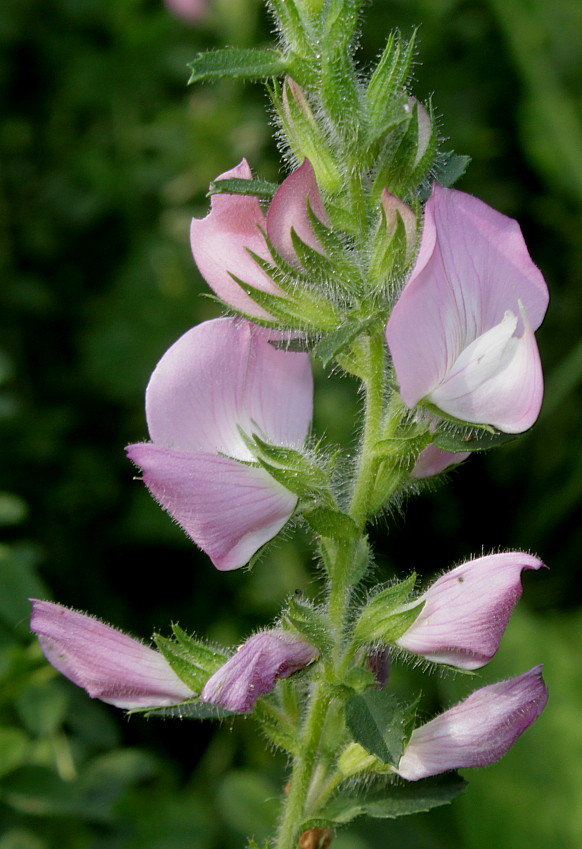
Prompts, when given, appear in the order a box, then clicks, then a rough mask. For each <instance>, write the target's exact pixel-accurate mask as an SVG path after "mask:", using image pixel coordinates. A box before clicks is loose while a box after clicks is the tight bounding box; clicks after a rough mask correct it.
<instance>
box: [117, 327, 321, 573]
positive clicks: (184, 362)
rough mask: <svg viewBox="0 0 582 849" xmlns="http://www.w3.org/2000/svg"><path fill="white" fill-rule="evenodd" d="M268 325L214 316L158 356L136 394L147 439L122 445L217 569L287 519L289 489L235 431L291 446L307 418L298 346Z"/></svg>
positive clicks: (307, 380)
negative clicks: (141, 399)
mask: <svg viewBox="0 0 582 849" xmlns="http://www.w3.org/2000/svg"><path fill="white" fill-rule="evenodd" d="M280 339H281V334H280V333H278V332H277V331H274V330H266V329H264V328H261V327H256V326H255V325H252V324H250V323H249V322H246V321H243V320H239V319H227V318H223V319H216V320H214V321H207V322H204V323H203V324H199V325H198V326H197V327H194V328H192V330H189V331H188V332H187V333H185V334H184V335H183V336H182V337H181V338H180V339H178V341H177V342H176V343H175V344H174V345H172V347H171V348H170V349H169V350H168V351H167V352H166V353H165V354H164V356H163V357H162V359H161V360H160V362H159V363H158V365H157V366H156V369H155V371H154V373H153V374H152V377H151V379H150V382H149V385H148V388H147V392H146V417H147V422H148V428H149V433H150V437H151V439H152V442H151V443H138V444H135V445H130V446H128V448H127V453H128V456H129V457H130V459H131V460H133V462H134V463H136V464H137V465H138V466H139V467H140V468H141V469H142V471H143V480H144V482H145V483H146V485H147V487H148V488H149V490H150V492H151V493H152V495H153V496H154V498H156V499H157V501H158V502H159V503H160V504H161V505H162V507H163V508H164V509H165V510H167V511H168V513H170V515H171V516H173V517H174V519H176V521H177V522H178V524H179V525H181V527H182V528H183V529H184V531H185V532H186V533H187V534H188V536H190V537H191V538H192V539H193V540H194V542H196V543H197V545H199V546H200V548H201V549H203V551H205V552H206V553H207V554H208V556H209V557H210V559H211V560H212V562H213V563H214V565H215V566H216V568H217V569H221V570H230V569H238V568H239V567H240V566H244V564H245V563H247V562H248V561H249V559H250V558H251V557H252V555H253V554H254V553H255V552H256V551H257V550H258V549H259V548H261V546H262V545H264V544H265V543H266V542H267V541H268V540H270V539H271V538H272V537H274V536H275V535H276V534H277V533H278V532H279V531H280V530H281V528H282V527H283V525H284V524H285V523H286V522H287V520H288V519H289V517H290V516H291V514H292V513H293V510H294V509H295V505H296V503H297V497H296V496H295V495H293V494H292V493H291V492H289V491H288V490H287V489H285V487H284V486H282V485H281V484H280V483H278V482H277V481H275V480H274V479H273V478H272V477H271V476H270V475H269V474H268V473H267V472H266V471H264V469H260V468H256V467H255V466H251V465H245V464H248V463H249V462H253V461H254V457H253V456H252V454H251V452H250V451H249V449H248V448H247V446H246V444H245V442H244V440H243V438H242V436H241V434H240V430H239V428H240V429H242V430H243V431H245V432H246V433H247V434H250V433H252V432H254V433H258V434H259V435H262V436H263V438H264V439H266V440H267V441H268V442H271V443H274V444H277V445H283V446H288V447H295V448H301V447H302V445H303V443H304V442H305V437H306V435H307V431H308V429H309V425H310V422H311V414H312V406H313V399H312V395H313V379H312V375H311V367H310V365H309V357H308V356H307V354H302V353H292V352H290V351H285V350H280V349H278V348H275V347H274V346H273V345H272V344H271V340H280Z"/></svg>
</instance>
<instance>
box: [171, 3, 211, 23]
mask: <svg viewBox="0 0 582 849" xmlns="http://www.w3.org/2000/svg"><path fill="white" fill-rule="evenodd" d="M164 3H165V5H166V7H167V9H168V10H169V11H170V12H171V13H172V14H173V15H175V16H176V17H177V18H181V19H182V20H183V21H185V22H186V23H187V24H195V23H198V21H201V20H202V19H203V18H205V17H206V15H207V13H208V0H164Z"/></svg>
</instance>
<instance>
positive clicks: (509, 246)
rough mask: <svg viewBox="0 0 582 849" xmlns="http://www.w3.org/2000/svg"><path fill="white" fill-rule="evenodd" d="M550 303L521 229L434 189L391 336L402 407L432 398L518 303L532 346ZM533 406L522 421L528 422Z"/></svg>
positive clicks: (520, 331) (521, 332)
mask: <svg viewBox="0 0 582 849" xmlns="http://www.w3.org/2000/svg"><path fill="white" fill-rule="evenodd" d="M547 303H548V291H547V287H546V285H545V282H544V280H543V277H542V275H541V273H540V271H539V270H538V269H537V268H536V266H535V265H534V264H533V262H532V261H531V258H530V256H529V254H528V252H527V248H526V246H525V243H524V241H523V237H522V235H521V231H520V229H519V226H518V224H517V222H515V221H513V220H512V219H510V218H507V217H506V216H504V215H501V214H500V213H498V212H496V211H495V210H493V209H491V208H490V207H488V206H487V205H486V204H484V203H482V202H481V201H479V200H477V198H474V197H471V196H470V195H467V194H465V193H463V192H458V191H455V190H454V189H443V188H441V187H440V186H437V185H435V186H434V189H433V193H432V195H431V197H430V198H429V200H428V202H427V204H426V208H425V218H424V229H423V235H422V241H421V246H420V251H419V255H418V258H417V261H416V263H415V266H414V269H413V271H412V274H411V277H410V279H409V281H408V282H407V284H406V286H405V287H404V290H403V292H402V294H401V295H400V298H399V300H398V302H397V304H396V306H395V307H394V310H393V311H392V315H391V316H390V320H389V322H388V326H387V329H386V337H387V341H388V346H389V348H390V351H391V354H392V358H393V362H394V367H395V370H396V375H397V378H398V382H399V385H400V394H401V397H402V399H403V401H404V403H405V404H406V405H407V406H408V407H413V406H415V405H416V404H417V403H418V402H419V401H420V400H421V399H422V398H425V397H427V396H429V395H430V394H431V393H432V392H433V391H434V390H435V389H437V387H439V386H440V385H441V384H442V383H443V382H444V381H445V380H446V378H447V377H448V375H449V373H450V371H451V369H453V368H454V366H455V363H457V361H458V359H459V357H460V356H461V355H462V353H463V351H464V350H465V349H466V348H468V347H469V346H470V345H471V344H472V343H474V342H475V341H476V340H477V339H478V338H479V337H481V336H483V335H484V334H485V333H487V332H488V331H490V330H492V328H495V327H496V326H498V325H500V324H502V322H503V319H504V316H505V314H506V312H508V311H511V312H513V313H516V312H517V306H518V304H522V309H521V310H520V318H519V320H518V326H517V331H516V334H517V335H516V338H518V339H526V341H528V345H529V336H530V333H531V330H535V329H537V327H539V325H540V323H541V321H542V319H543V316H544V314H545V310H546V307H547ZM524 316H527V320H528V321H529V323H530V325H531V330H530V331H529V333H528V330H527V327H526V326H525V324H526V322H525V320H524V318H523V317H524ZM534 344H535V343H534ZM530 359H531V357H530ZM532 381H533V382H535V380H534V379H533V378H532ZM514 389H515V387H514ZM534 407H535V404H534V403H533V402H532V403H531V409H530V410H529V412H528V415H525V416H524V411H523V409H521V410H519V411H518V415H517V417H516V418H517V419H520V418H525V420H527V421H529V420H530V419H531V416H532V415H533V412H532V411H533V409H534ZM507 413H508V411H507V410H505V414H504V416H503V418H504V419H506V418H507ZM509 418H513V416H511V415H510V416H509ZM472 421H480V422H487V423H494V422H492V420H491V418H487V419H484V420H483V419H472ZM511 426H514V427H515V426H516V424H515V422H514V423H513V424H512V425H511ZM524 429H525V428H524ZM511 432H516V431H511Z"/></svg>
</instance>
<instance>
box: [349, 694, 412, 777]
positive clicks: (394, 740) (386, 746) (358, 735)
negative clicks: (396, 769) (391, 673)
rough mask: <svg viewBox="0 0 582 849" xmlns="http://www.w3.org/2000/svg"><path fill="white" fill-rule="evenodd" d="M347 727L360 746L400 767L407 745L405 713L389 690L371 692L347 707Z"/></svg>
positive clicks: (350, 700) (356, 696) (351, 700)
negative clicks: (399, 763)
mask: <svg viewBox="0 0 582 849" xmlns="http://www.w3.org/2000/svg"><path fill="white" fill-rule="evenodd" d="M346 724H347V727H348V729H349V731H350V733H351V735H352V737H353V738H354V740H355V742H356V743H359V744H360V746H362V747H363V748H364V749H365V750H366V751H367V752H369V753H370V754H371V755H375V757H377V758H378V760H380V761H382V763H385V764H393V765H396V764H398V761H399V760H400V758H401V756H402V752H403V750H404V743H405V731H404V728H405V711H404V710H403V709H402V708H401V707H400V705H399V704H398V701H397V699H396V698H395V697H394V695H393V694H392V693H390V692H388V691H387V690H368V691H367V692H365V693H362V694H361V695H355V696H352V697H351V699H349V701H348V702H347V703H346Z"/></svg>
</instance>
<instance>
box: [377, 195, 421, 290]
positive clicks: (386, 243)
mask: <svg viewBox="0 0 582 849" xmlns="http://www.w3.org/2000/svg"><path fill="white" fill-rule="evenodd" d="M408 254H411V252H410V251H409V249H408V239H407V237H406V227H405V226H404V221H403V219H402V216H401V215H400V212H399V211H398V210H396V227H395V228H394V230H393V232H392V233H390V234H388V228H387V224H386V214H385V212H384V207H383V206H382V207H381V215H380V222H379V226H378V228H377V230H376V233H375V234H374V239H373V242H372V256H371V259H370V265H369V268H368V273H369V276H370V279H371V280H372V281H374V282H376V283H377V284H379V285H381V286H386V284H387V283H390V282H393V280H394V278H395V277H398V276H400V275H401V274H402V273H403V271H404V269H405V268H406V267H407V265H408V264H409V263H410V260H411V259H412V256H408V257H407V255H408Z"/></svg>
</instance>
